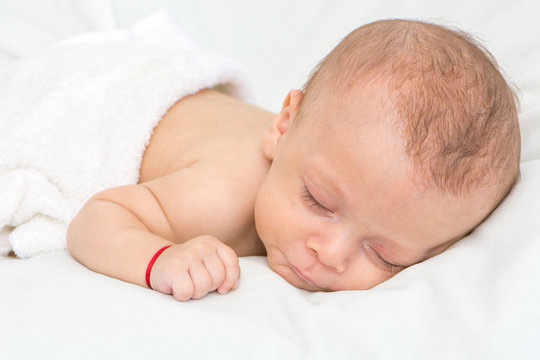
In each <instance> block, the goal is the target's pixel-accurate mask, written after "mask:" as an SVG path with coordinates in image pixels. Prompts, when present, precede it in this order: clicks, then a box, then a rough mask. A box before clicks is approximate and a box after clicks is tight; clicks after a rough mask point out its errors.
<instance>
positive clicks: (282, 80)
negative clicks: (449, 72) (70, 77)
mask: <svg viewBox="0 0 540 360" xmlns="http://www.w3.org/2000/svg"><path fill="white" fill-rule="evenodd" d="M67 4H68V3H67V2H65V1H60V0H58V1H52V0H49V1H44V2H37V1H29V0H28V1H18V2H16V3H15V2H7V1H0V55H1V56H0V59H2V61H4V63H5V62H9V61H14V60H16V59H17V58H18V57H20V56H22V55H26V54H31V53H32V52H33V51H36V50H38V49H39V48H43V47H44V46H46V45H47V44H48V43H52V42H53V41H55V40H59V39H60V38H63V37H65V36H68V35H71V34H74V33H77V32H81V31H85V30H93V29H98V28H99V29H106V28H114V27H117V26H125V25H128V24H130V23H131V22H132V21H134V20H136V19H139V18H140V17H142V16H143V15H145V14H147V13H149V12H150V11H152V10H155V9H157V8H160V7H163V8H165V9H167V10H169V11H170V12H171V14H172V15H173V16H174V17H175V18H176V19H177V20H178V22H179V23H180V25H181V26H182V27H184V29H185V30H186V31H187V32H188V33H189V34H190V35H191V36H192V37H193V38H195V39H196V40H197V41H198V42H199V43H201V44H202V45H203V47H204V46H206V47H208V48H209V50H213V51H217V52H220V53H223V54H225V55H229V56H233V57H235V58H236V59H238V60H239V61H240V62H241V63H243V64H245V65H246V66H247V68H248V71H249V72H250V74H251V76H252V80H253V82H254V83H255V86H256V87H257V90H258V95H259V99H260V100H259V104H261V105H262V106H264V107H266V108H268V109H271V110H278V109H279V106H280V101H281V98H282V97H283V96H284V95H285V94H286V91H287V90H288V88H293V87H298V86H300V85H301V83H302V82H303V80H304V79H305V76H306V75H307V74H308V73H309V71H310V68H311V67H312V66H313V65H314V64H315V63H316V62H317V61H318V60H319V59H320V58H321V57H322V56H323V55H324V54H325V53H326V52H328V51H329V50H330V49H331V47H332V46H333V45H335V44H336V43H337V41H339V39H340V38H341V37H343V36H344V35H345V34H346V33H347V32H348V31H350V30H352V29H353V28H354V27H356V26H358V25H360V24H362V23H365V22H368V21H372V20H376V19H379V18H383V17H384V18H387V17H415V18H424V19H425V18H429V19H439V20H441V21H443V22H446V23H451V24H453V25H456V26H460V27H461V28H463V29H464V30H467V31H471V32H473V33H475V34H477V35H479V37H480V38H481V39H482V40H484V42H485V43H486V44H487V46H488V48H489V49H490V50H492V52H493V53H494V55H495V56H496V58H497V59H498V60H499V62H500V63H501V65H502V67H503V69H504V70H506V73H507V74H509V76H510V78H511V80H513V82H514V83H515V84H516V85H517V86H518V87H519V88H520V97H521V102H522V111H521V113H520V122H521V126H522V139H523V152H522V154H523V156H522V158H523V163H522V180H521V182H520V183H519V184H518V186H517V187H516V189H515V190H514V191H513V193H512V194H511V195H510V197H509V198H508V199H507V201H505V202H504V203H503V204H502V206H501V207H500V208H499V209H497V210H496V212H495V213H494V214H493V216H492V217H490V218H489V219H488V220H487V221H486V222H485V223H484V224H482V226H481V227H480V228H479V229H478V230H477V231H475V232H474V233H473V234H472V235H471V236H469V237H468V238H466V239H464V240H462V241H461V242H459V243H458V244H456V245H455V246H453V247H452V248H450V249H449V250H448V251H446V252H445V253H443V254H441V255H439V256H436V257H435V258H433V259H430V260H428V261H426V262H424V263H421V264H418V265H415V266H413V267H411V268H408V269H406V270H405V271H403V272H401V273H400V274H398V275H397V276H396V277H394V278H392V279H391V280H389V281H387V282H386V283H383V284H381V285H380V286H378V287H376V288H375V289H372V290H369V291H356V292H337V293H309V292H305V291H302V290H298V289H296V288H293V287H291V286H290V285H288V284H287V283H286V282H285V281H284V280H283V279H281V278H280V277H279V276H277V275H276V274H274V273H273V272H272V271H271V270H269V268H268V266H267V264H266V261H265V259H264V258H258V257H250V258H242V259H241V267H242V277H241V282H240V286H239V288H238V289H237V290H235V291H233V292H231V293H230V294H228V295H225V296H220V295H216V294H211V295H209V296H207V297H205V298H203V299H202V300H198V301H190V302H187V303H179V302H176V301H175V300H174V299H173V298H172V297H170V296H165V295H162V294H159V293H157V292H154V291H150V290H147V289H144V288H141V287H138V286H135V285H131V284H126V283H123V282H121V281H118V280H115V279H111V278H108V277H105V276H102V275H99V274H96V273H93V272H91V271H89V270H87V269H86V268H84V267H83V266H81V265H79V264H78V263H77V262H76V261H75V260H73V259H72V258H71V257H70V256H69V254H68V253H67V252H65V251H57V252H52V253H49V254H45V255H41V256H37V257H34V258H31V259H29V260H20V259H14V258H2V260H1V261H0V289H1V296H0V358H2V359H4V358H5V359H40V358H44V359H71V358H75V359H79V358H82V359H85V358H88V359H90V358H92V359H96V358H131V359H153V358H231V359H232V358H234V359H244V358H245V359H252V358H254V359H259V358H260V359H276V358H283V359H305V358H310V359H328V358H332V359H393V358H399V359H537V358H540V345H539V341H538V340H539V338H540V310H539V309H538V304H540V281H539V279H540V267H539V266H538V262H539V259H540V221H539V220H540V67H539V66H538V64H540V25H539V24H540V22H539V21H537V18H538V14H540V5H539V3H538V2H537V1H534V0H531V1H524V0H520V1H514V2H509V1H504V0H501V1H488V0H482V1H475V2H472V1H465V0H459V1H452V2H447V1H442V0H441V1H429V0H417V1H414V2H407V3H406V2H401V1H399V0H395V1H390V0H383V1H378V2H371V1H369V2H368V1H352V0H351V1H331V0H320V1H297V2H289V1H286V0H283V1H264V2H263V1H260V2H259V1H251V2H247V1H241V0H230V1H227V2H221V1H218V0H214V1H210V0H206V1H199V2H194V1H193V2H192V1H176V2H173V1H165V0H161V1H155V2H147V1H142V0H140V1H130V2H127V1H122V0H115V1H106V0H103V1H95V2H88V1H83V0H79V1H73V2H71V3H69V4H70V5H69V6H67ZM6 18H9V19H10V20H9V21H4V19H6ZM0 111H1V109H0ZM0 204H1V199H0Z"/></svg>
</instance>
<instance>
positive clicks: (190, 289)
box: [171, 270, 195, 301]
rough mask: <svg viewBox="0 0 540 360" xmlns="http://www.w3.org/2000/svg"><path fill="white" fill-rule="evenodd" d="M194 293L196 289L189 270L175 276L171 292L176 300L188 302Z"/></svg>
mask: <svg viewBox="0 0 540 360" xmlns="http://www.w3.org/2000/svg"><path fill="white" fill-rule="evenodd" d="M194 291H195V287H194V286H193V281H192V280H191V276H190V275H189V273H188V272H187V270H186V271H182V272H181V273H180V274H179V275H177V276H175V278H174V283H173V284H172V286H171V292H172V295H173V296H174V298H175V299H176V300H179V301H187V300H189V299H191V298H192V297H193V293H194Z"/></svg>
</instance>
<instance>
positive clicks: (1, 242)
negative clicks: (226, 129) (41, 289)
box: [0, 14, 252, 258]
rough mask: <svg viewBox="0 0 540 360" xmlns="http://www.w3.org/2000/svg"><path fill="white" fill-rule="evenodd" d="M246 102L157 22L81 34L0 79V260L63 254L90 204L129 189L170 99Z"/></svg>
mask: <svg viewBox="0 0 540 360" xmlns="http://www.w3.org/2000/svg"><path fill="white" fill-rule="evenodd" d="M218 86H219V88H220V89H221V90H223V91H224V92H226V93H229V94H231V95H233V96H236V97H239V98H241V99H243V100H246V101H250V100H251V95H252V91H251V86H250V84H249V81H248V79H247V76H246V74H245V72H244V70H243V68H242V67H241V66H240V65H239V64H238V63H236V62H235V61H233V60H230V59H226V58H223V57H220V56H217V55H215V54H211V53H208V52H205V51H203V50H201V49H200V48H198V47H197V46H196V45H195V44H194V43H193V41H191V40H190V39H189V38H187V37H186V36H185V35H184V34H183V33H182V32H181V30H180V29H179V27H178V26H177V25H175V24H174V23H173V22H172V21H171V20H170V19H169V18H168V17H167V16H166V15H164V14H158V15H157V16H153V17H151V18H148V19H145V20H143V21H142V22H140V23H138V24H136V25H134V26H132V27H131V28H129V29H125V30H117V31H110V32H97V33H87V34H83V35H79V36H76V37H74V38H71V39H69V40H67V41H64V42H62V43H60V44H58V45H56V46H54V47H53V48H51V49H48V50H47V51H44V52H42V53H39V54H35V55H33V56H30V57H28V58H23V59H22V60H21V61H18V62H16V63H13V64H10V65H8V66H6V67H5V68H3V69H1V70H0V134H1V135H0V136H1V137H0V139H1V140H0V204H1V206H0V253H2V254H7V253H8V252H9V251H10V250H13V251H14V252H15V254H16V255H17V256H19V257H22V258H27V257H30V256H33V255H37V254H40V253H43V252H47V251H51V250H55V249H63V248H65V247H66V243H65V237H66V236H65V235H66V230H67V226H68V224H69V222H70V221H71V219H72V218H73V216H74V215H75V214H76V213H77V211H78V210H79V209H80V207H81V206H82V205H83V204H84V202H85V201H86V200H87V199H88V198H89V197H90V196H92V195H93V194H95V193H97V192H99V191H101V190H103V189H106V188H110V187H114V186H120V185H126V184H134V183H137V181H138V176H139V166H140V163H141V160H142V155H143V153H144V149H145V147H146V145H147V144H148V141H149V140H150V137H151V135H152V131H153V128H154V127H155V126H156V125H157V123H158V122H159V120H160V119H161V118H162V116H163V115H164V114H165V113H166V112H167V110H168V109H169V108H170V107H171V106H172V105H174V103H175V102H177V101H178V100H179V99H180V98H182V97H184V96H186V95H189V94H193V93H196V92H197V91H199V90H201V89H204V88H212V87H218Z"/></svg>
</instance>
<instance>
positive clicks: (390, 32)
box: [299, 20, 520, 202]
mask: <svg viewBox="0 0 540 360" xmlns="http://www.w3.org/2000/svg"><path fill="white" fill-rule="evenodd" d="M373 79H374V80H375V81H376V80H381V81H382V82H383V83H384V84H385V86H386V89H387V90H388V93H389V101H390V102H391V105H392V108H393V109H395V117H396V119H397V121H398V122H399V123H400V125H399V128H400V129H401V130H400V131H402V135H403V137H404V138H405V151H406V153H407V154H408V155H409V157H410V158H411V159H412V160H413V163H414V165H415V170H416V173H417V174H418V175H419V177H418V178H419V179H420V180H421V181H422V182H423V183H427V184H434V185H435V186H436V187H437V188H438V189H440V190H442V191H443V192H444V193H448V194H453V195H458V194H467V193H470V192H471V191H474V190H475V189H476V188H477V187H479V186H482V185H486V184H489V185H490V188H491V189H493V190H494V192H495V194H494V196H495V197H496V198H497V200H498V201H497V202H500V201H502V199H503V198H504V197H505V196H506V194H507V193H508V192H509V191H510V190H511V189H512V187H513V186H514V184H515V183H516V181H517V180H518V178H519V156H520V134H519V125H518V119H517V109H516V107H517V106H516V103H517V99H516V96H515V94H514V92H513V91H512V89H511V87H510V86H509V85H508V84H507V82H506V81H505V79H504V77H503V76H502V75H501V73H500V71H499V68H498V66H497V63H496V61H495V60H494V58H493V56H492V55H491V54H490V53H489V52H488V51H487V50H486V49H484V48H483V47H482V46H481V45H479V43H478V42H477V41H476V40H474V39H473V38H472V37H471V36H470V35H468V34H466V33H464V32H461V31H459V30H450V29H448V28H445V27H442V26H439V25H435V24H431V23H426V22H420V21H411V20H383V21H378V22H374V23H371V24H367V25H364V26H362V27H360V28H358V29H356V30H354V31H353V32H352V33H350V34H349V35H347V37H345V39H344V40H343V41H342V42H341V43H340V44H338V46H336V48H335V49H334V50H332V52H331V53H330V54H328V56H326V57H325V58H324V59H323V60H322V61H321V62H320V63H319V65H318V66H317V67H316V68H315V69H314V71H313V72H312V75H311V76H310V78H309V80H308V81H307V83H306V84H305V85H304V92H305V97H304V100H303V103H302V107H301V109H300V114H302V113H303V112H304V109H303V108H304V107H309V106H311V105H310V104H314V103H316V101H314V100H317V99H322V98H324V97H325V96H335V95H336V94H337V95H338V96H339V94H344V93H345V92H347V91H349V90H351V89H353V88H354V86H355V84H358V83H360V82H362V81H367V80H373ZM299 117H301V116H299Z"/></svg>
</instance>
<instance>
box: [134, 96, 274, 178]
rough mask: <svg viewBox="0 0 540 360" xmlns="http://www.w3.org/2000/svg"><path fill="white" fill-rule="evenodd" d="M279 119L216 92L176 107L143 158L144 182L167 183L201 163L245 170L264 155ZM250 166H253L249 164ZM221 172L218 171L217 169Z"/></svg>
mask: <svg viewBox="0 0 540 360" xmlns="http://www.w3.org/2000/svg"><path fill="white" fill-rule="evenodd" d="M273 116H274V114H272V113H270V112H267V111H265V110H262V109H259V108H257V107H255V106H252V105H249V104H246V103H244V102H242V101H240V100H238V99H235V98H233V97H231V96H228V95H225V94H221V93H219V92H217V91H213V90H204V91H201V92H199V93H197V94H195V95H192V96H188V97H186V98H183V99H181V100H180V101H178V102H177V103H176V104H175V105H174V106H172V107H171V108H170V109H169V111H168V112H167V113H166V114H165V116H164V117H163V118H162V119H161V121H160V122H159V124H158V125H157V126H156V128H155V129H154V132H153V135H152V137H151V139H150V142H149V144H148V146H147V148H146V150H145V153H144V155H143V160H142V163H141V168H140V178H141V181H147V180H149V179H153V178H157V177H161V176H165V175H168V174H170V173H173V172H175V171H177V170H179V169H182V168H184V167H186V166H188V165H190V164H192V163H194V162H196V161H200V162H204V163H206V162H211V163H214V164H215V166H217V168H219V167H221V165H220V164H225V165H229V166H230V165H232V164H231V163H230V162H231V160H232V159H234V158H236V161H233V162H235V163H236V164H235V166H236V167H237V166H242V165H243V164H245V161H250V160H251V159H246V156H245V155H248V154H250V153H251V154H252V153H253V152H254V151H255V152H257V151H260V141H261V139H262V134H263V131H264V129H266V128H267V127H268V126H269V124H270V121H271V120H272V119H273ZM246 165H247V164H246ZM216 170H217V169H216Z"/></svg>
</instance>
